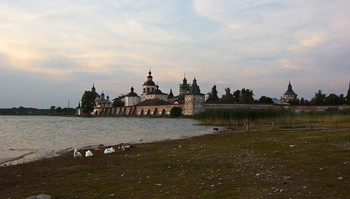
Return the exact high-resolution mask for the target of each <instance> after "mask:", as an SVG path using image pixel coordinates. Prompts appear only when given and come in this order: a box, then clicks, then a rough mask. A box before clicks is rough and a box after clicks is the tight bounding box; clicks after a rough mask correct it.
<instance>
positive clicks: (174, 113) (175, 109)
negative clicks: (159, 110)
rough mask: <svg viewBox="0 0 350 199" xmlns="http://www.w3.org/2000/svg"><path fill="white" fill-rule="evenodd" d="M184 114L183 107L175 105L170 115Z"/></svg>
mask: <svg viewBox="0 0 350 199" xmlns="http://www.w3.org/2000/svg"><path fill="white" fill-rule="evenodd" d="M181 114H182V108H181V107H178V106H174V107H173V108H171V110H170V116H172V117H178V116H180V115H181Z"/></svg>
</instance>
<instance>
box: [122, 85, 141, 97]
mask: <svg viewBox="0 0 350 199" xmlns="http://www.w3.org/2000/svg"><path fill="white" fill-rule="evenodd" d="M130 91H131V92H130V93H128V94H126V95H124V97H138V95H137V93H135V92H134V87H131V89H130Z"/></svg>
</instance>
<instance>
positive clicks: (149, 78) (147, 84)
mask: <svg viewBox="0 0 350 199" xmlns="http://www.w3.org/2000/svg"><path fill="white" fill-rule="evenodd" d="M151 74H152V73H151V71H149V72H148V76H147V81H145V83H143V85H144V86H155V85H156V84H155V83H154V82H153V80H152V79H153V77H152V75H151Z"/></svg>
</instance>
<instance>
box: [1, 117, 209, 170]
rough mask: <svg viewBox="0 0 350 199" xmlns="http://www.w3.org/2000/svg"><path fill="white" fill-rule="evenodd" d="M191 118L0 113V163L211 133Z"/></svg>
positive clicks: (206, 127)
mask: <svg viewBox="0 0 350 199" xmlns="http://www.w3.org/2000/svg"><path fill="white" fill-rule="evenodd" d="M212 129H213V128H212V127H211V126H201V125H197V124H196V121H194V120H192V119H172V118H81V117H48V116H0V165H4V164H7V165H9V164H18V163H22V162H27V161H33V160H37V159H40V158H44V157H50V156H55V155H57V154H58V153H60V152H62V151H65V150H70V149H73V148H78V149H79V148H83V147H88V146H96V145H99V144H103V145H105V146H108V145H116V144H119V143H140V142H151V141H158V140H164V139H176V138H182V137H187V136H195V135H201V134H208V133H212Z"/></svg>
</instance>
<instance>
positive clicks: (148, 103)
mask: <svg viewBox="0 0 350 199" xmlns="http://www.w3.org/2000/svg"><path fill="white" fill-rule="evenodd" d="M170 104H171V103H170V102H167V101H164V100H160V99H150V100H145V101H143V102H140V103H138V104H136V106H159V105H170Z"/></svg>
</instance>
